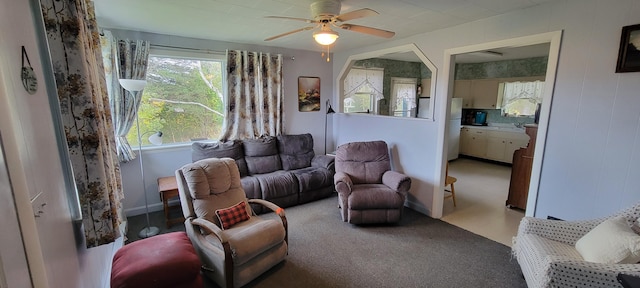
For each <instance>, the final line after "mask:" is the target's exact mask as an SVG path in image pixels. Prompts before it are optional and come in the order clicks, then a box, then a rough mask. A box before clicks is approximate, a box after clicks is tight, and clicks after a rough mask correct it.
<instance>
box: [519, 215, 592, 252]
mask: <svg viewBox="0 0 640 288" xmlns="http://www.w3.org/2000/svg"><path fill="white" fill-rule="evenodd" d="M602 221H604V219H596V220H588V221H561V220H547V219H540V218H534V217H524V218H522V220H521V221H520V226H518V236H520V235H523V234H535V235H538V236H542V237H544V238H547V239H551V240H554V241H558V242H562V243H565V244H569V245H575V244H576V242H577V241H578V240H579V239H580V238H582V236H584V235H585V234H587V233H588V232H589V231H591V229H593V228H595V227H596V226H598V224H600V223H601V222H602ZM518 236H516V237H518Z"/></svg>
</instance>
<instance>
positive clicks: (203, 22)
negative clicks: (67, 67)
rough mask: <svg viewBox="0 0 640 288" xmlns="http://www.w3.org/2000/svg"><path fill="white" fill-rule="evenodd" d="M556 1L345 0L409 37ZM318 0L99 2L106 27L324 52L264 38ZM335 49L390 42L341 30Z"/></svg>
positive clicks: (303, 43) (308, 39) (301, 39)
mask: <svg viewBox="0 0 640 288" xmlns="http://www.w3.org/2000/svg"><path fill="white" fill-rule="evenodd" d="M549 1H553V0H343V1H342V10H341V12H342V13H345V12H349V11H353V10H357V9H362V8H370V9H373V10H375V11H377V12H378V13H380V15H377V16H372V17H366V18H361V19H356V20H352V21H347V22H346V23H349V24H358V25H364V26H370V27H374V28H380V29H385V30H390V31H394V32H396V35H395V36H394V38H392V39H401V38H406V37H409V36H412V35H416V34H421V33H425V32H429V31H433V30H438V29H442V28H445V27H450V26H455V25H458V24H462V23H466V22H471V21H474V20H478V19H482V18H486V17H491V16H494V15H498V14H502V13H506V12H508V11H512V10H516V9H521V8H526V7H531V6H534V5H538V4H540V3H543V2H549ZM312 2H313V1H312V0H306V1H305V0H134V1H131V0H94V4H95V10H96V18H97V19H98V25H99V26H100V27H101V28H105V29H109V28H116V29H123V30H132V31H142V32H151V33H158V34H166V35H176V36H184V37H192V38H201V39H210V40H218V41H227V42H234V43H244V44H256V45H265V46H277V47H286V48H292V49H302V50H311V51H318V50H320V49H321V47H320V45H318V44H316V43H315V41H314V40H313V38H312V34H313V31H315V30H309V31H303V32H299V33H295V34H291V35H289V36H286V37H282V38H279V39H276V40H272V41H268V42H265V41H264V39H266V38H268V37H271V36H274V35H278V34H282V33H285V32H288V31H292V30H295V29H299V28H303V27H307V26H310V25H312V24H307V23H304V22H301V21H294V20H281V19H266V18H264V17H265V16H286V17H296V18H311V12H310V8H309V6H310V4H311V3H312ZM337 32H338V33H340V38H338V41H337V42H336V44H335V45H334V47H332V50H333V51H345V50H349V49H353V48H357V47H362V46H366V45H374V44H377V43H382V42H383V41H389V40H388V39H385V38H380V37H376V36H371V35H367V34H361V33H357V32H353V31H346V30H342V29H337Z"/></svg>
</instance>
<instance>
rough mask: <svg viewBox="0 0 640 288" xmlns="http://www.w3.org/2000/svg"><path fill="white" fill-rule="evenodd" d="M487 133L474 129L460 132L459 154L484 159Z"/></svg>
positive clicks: (465, 129)
mask: <svg viewBox="0 0 640 288" xmlns="http://www.w3.org/2000/svg"><path fill="white" fill-rule="evenodd" d="M486 132H487V131H485V130H483V129H476V128H468V127H465V128H462V129H461V130H460V140H461V143H460V154H464V155H468V156H473V157H478V158H485V157H486V153H487V133H486Z"/></svg>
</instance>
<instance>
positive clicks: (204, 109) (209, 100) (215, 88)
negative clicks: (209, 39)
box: [127, 50, 226, 146]
mask: <svg viewBox="0 0 640 288" xmlns="http://www.w3.org/2000/svg"><path fill="white" fill-rule="evenodd" d="M224 67H225V57H224V55H211V54H204V53H202V54H194V53H186V54H185V53H182V52H178V51H165V50H152V51H151V53H150V55H149V61H148V68H147V78H146V79H147V86H146V87H145V89H144V90H143V93H142V102H141V104H140V109H139V110H138V113H139V118H140V131H141V133H143V134H145V135H144V136H143V137H142V139H143V140H142V142H143V143H142V145H143V146H145V145H150V143H148V140H147V136H148V135H149V133H150V132H151V131H162V133H163V144H178V143H190V142H192V141H200V140H207V139H217V138H218V136H219V135H220V134H221V130H222V123H223V120H224V108H223V107H224V101H225V93H224V87H226V79H225V74H224V71H225V70H224ZM136 131H137V130H136V127H135V122H134V126H133V127H132V128H131V130H129V133H128V134H127V140H128V141H129V143H131V145H132V146H136V145H138V137H137V132H136Z"/></svg>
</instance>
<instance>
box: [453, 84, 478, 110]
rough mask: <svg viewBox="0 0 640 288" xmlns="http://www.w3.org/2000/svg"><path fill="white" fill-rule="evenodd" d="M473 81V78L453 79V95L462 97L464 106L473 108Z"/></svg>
mask: <svg viewBox="0 0 640 288" xmlns="http://www.w3.org/2000/svg"><path fill="white" fill-rule="evenodd" d="M471 81H472V80H455V81H453V97H454V98H462V108H472V105H473V98H472V95H471Z"/></svg>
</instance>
